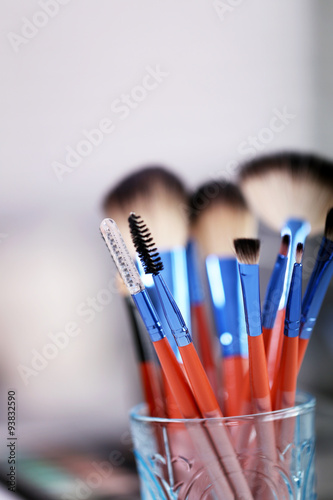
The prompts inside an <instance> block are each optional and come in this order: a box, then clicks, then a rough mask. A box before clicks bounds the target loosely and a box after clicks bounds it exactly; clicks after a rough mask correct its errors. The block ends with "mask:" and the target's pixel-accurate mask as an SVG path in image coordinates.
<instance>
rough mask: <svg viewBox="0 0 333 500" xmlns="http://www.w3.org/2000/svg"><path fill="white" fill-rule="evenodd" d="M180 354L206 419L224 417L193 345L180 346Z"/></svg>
mask: <svg viewBox="0 0 333 500" xmlns="http://www.w3.org/2000/svg"><path fill="white" fill-rule="evenodd" d="M179 352H180V355H181V357H182V360H183V362H184V367H185V370H186V373H187V376H188V379H189V381H190V384H191V386H192V389H193V392H194V395H195V399H196V401H197V403H198V406H199V408H200V411H201V413H202V414H203V416H204V417H223V415H222V412H221V410H220V408H219V404H218V402H217V399H216V397H215V394H214V391H213V389H212V386H211V385H210V383H209V380H208V377H207V375H206V372H205V370H204V368H203V366H202V364H201V361H200V359H199V356H198V353H197V351H196V350H195V347H194V345H193V343H192V342H191V343H190V344H188V345H186V346H182V347H181V346H180V347H179Z"/></svg>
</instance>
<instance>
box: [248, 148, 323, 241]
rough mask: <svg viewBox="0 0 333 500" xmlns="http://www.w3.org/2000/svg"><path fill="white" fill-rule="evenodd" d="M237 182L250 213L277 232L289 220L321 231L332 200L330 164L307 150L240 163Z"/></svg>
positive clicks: (315, 230)
mask: <svg viewBox="0 0 333 500" xmlns="http://www.w3.org/2000/svg"><path fill="white" fill-rule="evenodd" d="M240 185H241V188H242V191H243V193H244V195H245V198H246V200H247V202H248V203H249V205H250V207H251V209H252V210H253V211H254V213H255V214H256V215H257V216H258V217H259V218H260V219H261V220H262V221H263V222H264V223H265V224H267V225H268V226H269V227H271V228H272V229H274V230H277V231H280V230H281V229H282V228H283V227H284V224H285V223H286V222H287V220H289V219H300V220H304V221H308V222H309V223H310V224H311V231H312V233H318V232H321V231H322V230H323V227H324V223H325V216H326V213H327V210H328V209H329V208H330V206H331V205H332V199H333V164H332V162H331V161H329V160H325V159H323V158H320V157H317V156H315V155H312V154H307V153H295V152H291V153H288V152H287V153H279V154H273V155H270V156H266V157H261V158H256V159H254V160H253V161H251V162H248V163H246V164H245V165H243V167H242V168H241V171H240Z"/></svg>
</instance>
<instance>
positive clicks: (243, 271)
mask: <svg viewBox="0 0 333 500" xmlns="http://www.w3.org/2000/svg"><path fill="white" fill-rule="evenodd" d="M239 274H240V278H241V283H242V291H243V300H244V310H245V322H246V329H247V333H248V335H249V336H250V337H257V336H258V335H261V333H262V329H261V313H260V290H259V266H258V265H256V264H239Z"/></svg>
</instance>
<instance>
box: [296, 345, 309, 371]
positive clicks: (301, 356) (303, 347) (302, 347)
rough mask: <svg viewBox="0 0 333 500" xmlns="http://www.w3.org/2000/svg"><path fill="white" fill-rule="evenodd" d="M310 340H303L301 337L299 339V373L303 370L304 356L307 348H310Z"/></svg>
mask: <svg viewBox="0 0 333 500" xmlns="http://www.w3.org/2000/svg"><path fill="white" fill-rule="evenodd" d="M309 340H310V339H301V337H299V339H298V368H297V371H298V372H299V371H300V369H301V366H302V363H303V359H304V355H305V351H306V348H307V347H308V343H309Z"/></svg>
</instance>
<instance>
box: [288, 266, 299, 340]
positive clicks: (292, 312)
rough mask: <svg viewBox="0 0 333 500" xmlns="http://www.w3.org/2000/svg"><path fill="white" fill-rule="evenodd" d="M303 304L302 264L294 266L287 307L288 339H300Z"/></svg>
mask: <svg viewBox="0 0 333 500" xmlns="http://www.w3.org/2000/svg"><path fill="white" fill-rule="evenodd" d="M301 304H302V264H297V263H296V264H294V270H293V274H292V277H291V282H290V290H289V295H288V300H287V306H286V317H285V322H284V334H285V336H286V337H298V334H299V329H300V324H301Z"/></svg>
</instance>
